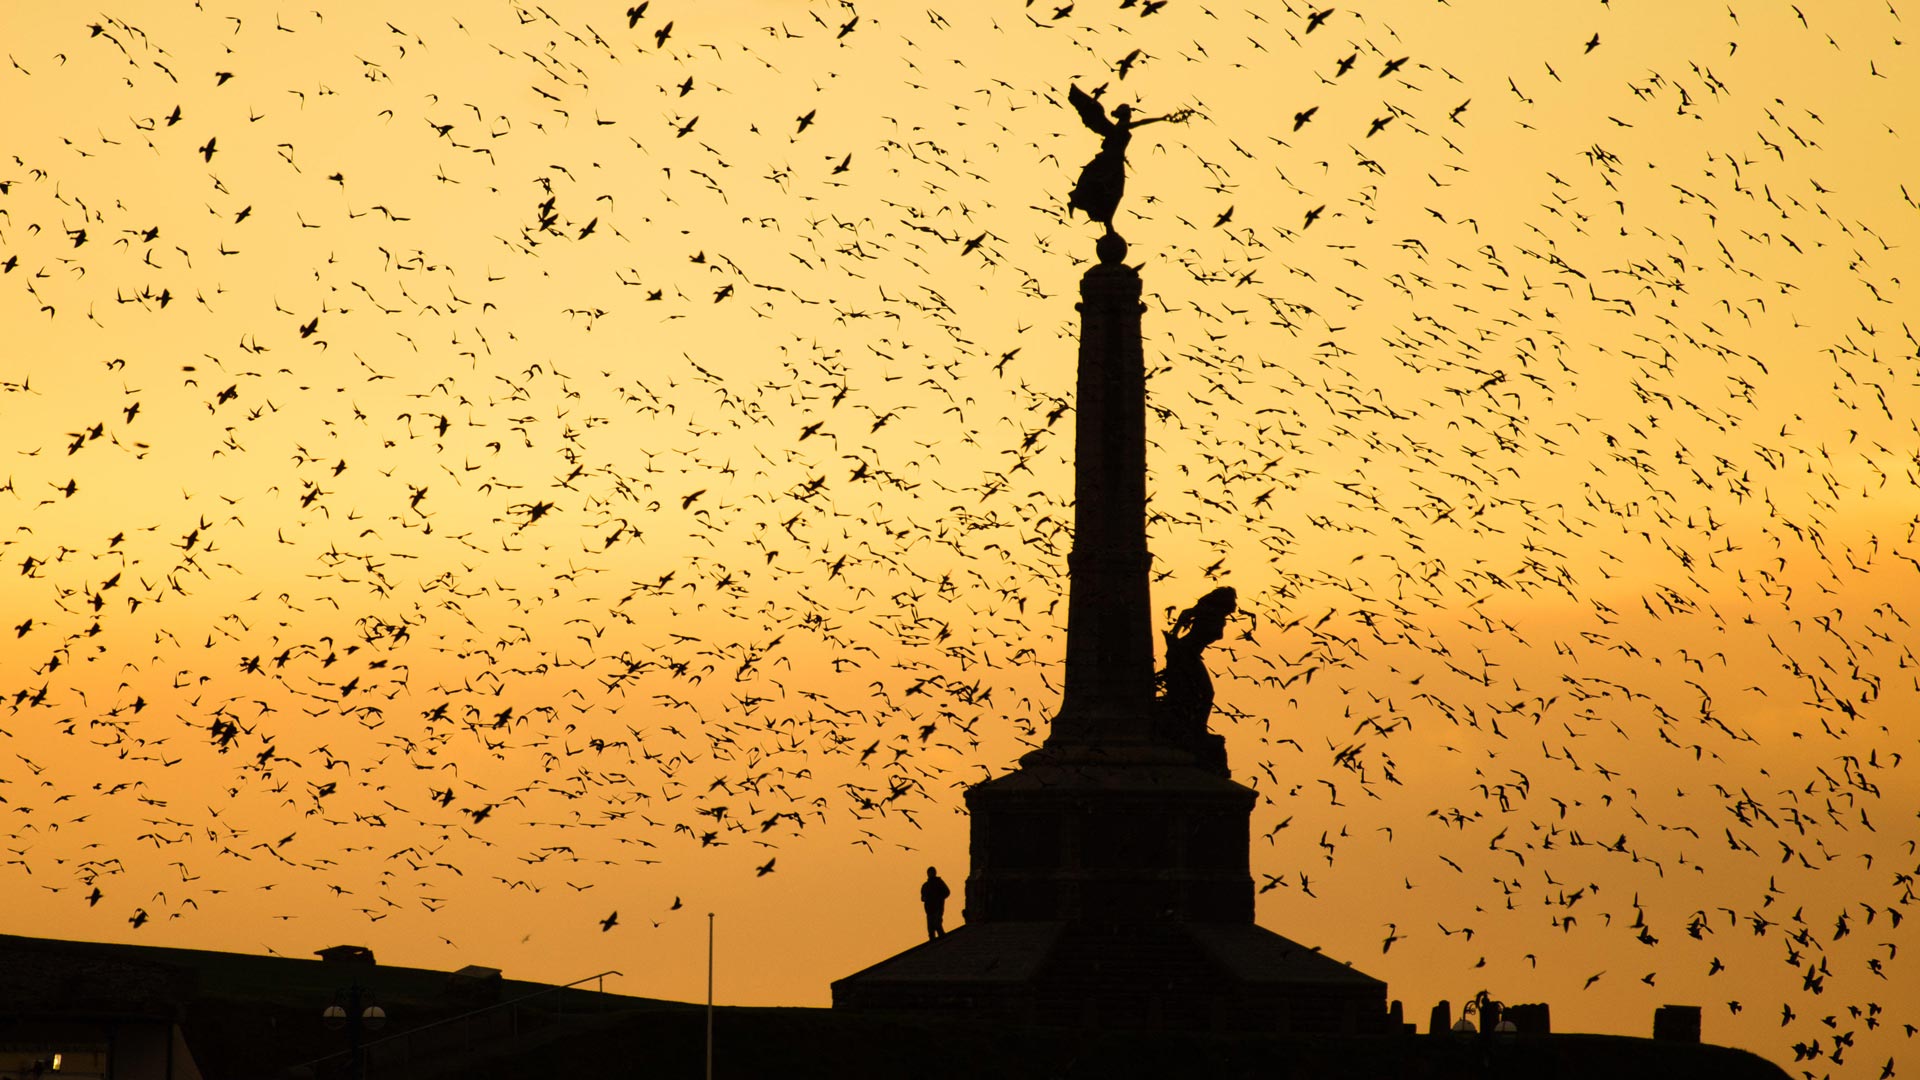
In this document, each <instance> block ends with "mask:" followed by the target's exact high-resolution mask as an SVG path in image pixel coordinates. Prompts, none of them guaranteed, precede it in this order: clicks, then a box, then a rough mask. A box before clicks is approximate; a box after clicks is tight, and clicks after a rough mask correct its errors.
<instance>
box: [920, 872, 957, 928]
mask: <svg viewBox="0 0 1920 1080" xmlns="http://www.w3.org/2000/svg"><path fill="white" fill-rule="evenodd" d="M951 895H953V890H951V889H949V888H947V883H946V882H944V881H941V880H940V875H939V874H937V873H935V872H934V869H933V867H931V866H929V867H927V880H925V881H923V882H921V883H920V906H921V907H923V908H926V909H927V940H928V941H932V940H933V939H934V938H937V937H940V936H942V935H944V934H945V933H946V932H947V931H946V928H945V927H944V926H943V925H941V924H942V923H944V922H945V921H946V917H947V897H949V896H951Z"/></svg>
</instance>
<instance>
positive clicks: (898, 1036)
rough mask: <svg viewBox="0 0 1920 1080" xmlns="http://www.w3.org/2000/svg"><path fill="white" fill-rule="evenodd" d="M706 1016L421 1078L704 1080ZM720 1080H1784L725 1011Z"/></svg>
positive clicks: (1722, 1057)
mask: <svg viewBox="0 0 1920 1080" xmlns="http://www.w3.org/2000/svg"><path fill="white" fill-rule="evenodd" d="M704 1046H705V1016H704V1014H703V1013H702V1012H701V1011H700V1010H698V1009H693V1010H682V1009H655V1010H648V1011H640V1012H629V1013H621V1014H617V1015H608V1016H605V1017H601V1018H596V1019H593V1020H591V1021H586V1020H583V1021H582V1022H581V1023H580V1025H579V1026H577V1027H573V1028H571V1030H567V1031H561V1030H559V1029H552V1030H549V1031H545V1032H541V1033H537V1034H534V1035H530V1036H528V1037H526V1038H524V1039H522V1040H516V1041H514V1042H511V1043H506V1044H501V1045H498V1046H495V1047H493V1048H491V1049H490V1050H489V1052H488V1053H487V1054H486V1055H484V1057H483V1058H481V1057H476V1058H475V1059H471V1060H449V1061H446V1062H444V1063H443V1064H442V1067H441V1068H439V1069H438V1070H436V1071H429V1072H421V1073H418V1074H416V1075H418V1076H420V1077H422V1078H423V1080H425V1078H440V1077H448V1078H451V1077H457V1076H487V1077H501V1078H519V1077H525V1078H529V1080H531V1078H533V1077H548V1076H561V1075H566V1076H607V1077H613V1076H645V1077H652V1076H660V1077H690V1078H691V1077H698V1076H700V1075H702V1074H701V1069H702V1065H703V1057H702V1055H703V1053H704ZM714 1075H715V1076H716V1077H780V1078H783V1080H812V1078H819V1080H828V1078H834V1080H840V1078H862V1077H874V1078H895V1077H911V1078H916V1080H947V1078H952V1080H960V1078H963V1077H964V1078H968V1080H972V1078H977V1077H1006V1078H1013V1080H1026V1078H1033V1080H1041V1078H1047V1080H1052V1078H1062V1080H1066V1078H1072V1080H1095V1078H1104V1077H1182V1078H1186V1077H1194V1078H1219V1080H1230V1078H1232V1080H1237V1078H1242V1077H1245V1078H1249V1080H1251V1078H1255V1077H1258V1078H1261V1080H1284V1078H1290V1077H1299V1078H1320V1077H1326V1078H1354V1080H1360V1078H1369V1080H1373V1078H1397V1077H1406V1078H1453V1077H1460V1078H1467V1077H1490V1078H1491V1077H1514V1078H1519V1077H1528V1078H1542V1077H1544V1078H1562V1080H1581V1078H1586V1077H1593V1078H1596V1080H1598V1078H1603V1077H1604V1078H1610V1080H1611V1078H1620V1077H1626V1078H1631V1080H1668V1078H1671V1080H1703V1078H1713V1080H1743V1078H1747V1077H1752V1078H1755V1080H1761V1078H1765V1080H1781V1078H1784V1077H1785V1076H1786V1075H1787V1074H1786V1073H1784V1072H1783V1071H1781V1070H1780V1069H1779V1068H1778V1067H1777V1066H1774V1065H1772V1064H1770V1063H1768V1062H1765V1061H1763V1060H1761V1059H1760V1058H1758V1057H1755V1056H1754V1055H1752V1054H1748V1053H1745V1052H1744V1051H1739V1050H1730V1049H1726V1048H1724V1047H1714V1046H1698V1045H1675V1044H1671V1043H1656V1042H1653V1041H1652V1040H1648V1039H1629V1038H1622V1037H1617V1036H1607V1035H1544V1036H1521V1037H1518V1038H1516V1039H1515V1040H1514V1041H1512V1042H1510V1043H1503V1044H1498V1045H1494V1046H1492V1047H1491V1048H1488V1047H1486V1046H1484V1045H1482V1044H1478V1043H1476V1042H1475V1041H1473V1040H1470V1039H1469V1040H1464V1041H1463V1040H1460V1039H1456V1038H1454V1037H1449V1036H1431V1035H1408V1036H1403V1037H1396V1038H1362V1037H1347V1038H1301V1037H1281V1036H1235V1037H1228V1036H1191V1037H1182V1036H1169V1035H1146V1034H1128V1033H1116V1032H1108V1033H1100V1034H1087V1033H1082V1032H1069V1031H1046V1030H1028V1031H1007V1030H999V1029H994V1028H989V1027H984V1026H980V1025H975V1024H967V1023H961V1022H931V1021H926V1020H920V1019H915V1018H911V1017H885V1016H847V1015H845V1014H836V1013H834V1012H831V1011H830V1010H822V1009H722V1010H719V1012H718V1014H717V1016H716V1020H715V1025H714Z"/></svg>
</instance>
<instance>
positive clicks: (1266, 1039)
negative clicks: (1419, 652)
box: [0, 935, 1787, 1080]
mask: <svg viewBox="0 0 1920 1080" xmlns="http://www.w3.org/2000/svg"><path fill="white" fill-rule="evenodd" d="M590 985H591V984H590ZM590 985H589V988H588V989H574V990H557V989H555V988H553V987H549V986H544V985H541V984H537V983H524V982H516V981H512V980H504V981H493V982H491V983H489V984H479V985H476V984H475V983H474V981H473V980H471V979H465V980H463V979H460V978H457V977H453V976H450V975H449V973H447V972H441V971H428V970H422V969H414V968H400V967H392V966H387V965H380V966H371V965H349V964H335V963H325V962H322V961H319V960H306V959H293V958H281V957H266V956H247V955H241V954H234V953H219V952H196V951H190V950H178V949H156V948H142V947H137V946H121V945H100V944H92V943H86V942H64V941H50V940H45V939H33V938H17V937H7V936H4V935H0V1027H4V1028H6V1029H7V1030H8V1031H9V1032H11V1033H13V1036H12V1037H23V1036H21V1035H20V1033H22V1032H25V1033H27V1034H28V1035H30V1034H31V1032H32V1031H33V1029H34V1028H35V1026H36V1025H40V1024H45V1023H48V1022H67V1021H69V1020H71V1019H72V1018H75V1017H87V1016H95V1017H109V1018H111V1017H118V1018H126V1017H133V1016H143V1017H159V1018H163V1019H170V1020H171V1021H172V1022H175V1023H178V1025H179V1027H180V1030H181V1031H182V1032H183V1033H184V1035H185V1038H186V1042H187V1044H188V1046H189V1048H190V1049H191V1051H192V1054H193V1058H194V1061H195V1063H196V1064H197V1066H198V1067H199V1069H200V1071H201V1073H202V1075H203V1077H204V1078H205V1080H294V1078H303V1080H334V1078H345V1077H348V1076H350V1075H351V1071H350V1069H349V1059H348V1056H347V1054H346V1053H345V1049H346V1046H347V1032H346V1031H344V1030H342V1029H340V1028H337V1027H331V1028H330V1027H328V1026H327V1025H326V1024H324V1023H323V1022H322V1020H321V1011H322V1010H323V1009H324V1008H325V1007H326V1006H327V1005H329V1004H331V1003H334V1002H338V1001H342V1000H344V996H343V995H344V992H345V991H347V990H349V989H351V988H352V987H355V986H358V987H359V988H360V990H361V992H362V993H363V995H364V999H363V1000H367V1001H371V1002H373V1003H377V1004H378V1005H380V1007H381V1008H382V1009H384V1010H385V1012H386V1015H387V1021H386V1023H385V1024H384V1026H382V1027H381V1028H380V1029H379V1030H377V1031H369V1032H367V1033H366V1035H365V1066H366V1070H365V1075H366V1076H367V1077H368V1078H369V1080H456V1078H460V1080H464V1078H476V1080H478V1078H485V1080H521V1078H525V1080H535V1078H539V1080H548V1078H552V1077H566V1078H569V1080H576V1078H578V1080H586V1078H599V1077H620V1078H626V1077H635V1078H648V1080H651V1078H654V1077H660V1078H686V1080H696V1078H699V1077H701V1076H703V1075H704V1066H705V1050H706V1030H707V1018H706V1012H705V1010H704V1009H703V1008H701V1007H699V1006H696V1005H687V1004H681V1003H675V1002H660V1001H650V1000H647V999H642V998H628V997H620V996H618V995H612V994H598V993H594V992H592V991H591V989H590ZM713 1045H714V1072H713V1075H714V1077H715V1078H716V1080H763V1078H765V1080H774V1078H778V1080H815V1078H817V1080H861V1078H864V1077H874V1078H876V1080H882V1078H884V1080H896V1078H905V1080H949V1078H950V1080H961V1078H965V1080H977V1078H983V1077H985V1078H994V1080H1000V1078H1005V1080H1029V1078H1031V1080H1055V1078H1058V1080H1096V1078H1108V1077H1120V1078H1128V1077H1169V1078H1181V1080H1186V1078H1193V1080H1209V1078H1219V1080H1237V1078H1242V1077H1246V1078H1255V1077H1258V1078H1260V1080H1288V1078H1329V1080H1333V1078H1353V1080H1361V1078H1365V1080H1392V1078H1403V1077H1404V1078H1422V1080H1424V1078H1435V1080H1439V1078H1449V1080H1450V1078H1456V1077H1458V1078H1462V1080H1465V1078H1481V1077H1484V1078H1507V1077H1512V1078H1520V1077H1526V1078H1552V1080H1584V1078H1588V1077H1592V1078H1595V1080H1601V1078H1605V1080H1615V1078H1627V1080H1669V1078H1671V1080H1744V1078H1747V1077H1752V1078H1755V1080H1784V1078H1785V1077H1786V1076H1787V1074H1786V1073H1785V1072H1784V1071H1782V1070H1781V1069H1780V1068H1779V1067H1777V1066H1775V1065H1772V1064H1770V1063H1768V1062H1766V1061H1763V1060H1762V1059H1760V1058H1758V1057H1755V1056H1754V1055H1752V1054H1748V1053H1745V1052H1743V1051H1738V1050H1730V1049H1726V1048H1723V1047H1714V1046H1701V1045H1690V1044H1676V1043H1660V1042H1654V1041H1652V1040H1649V1039H1631V1038H1624V1037H1620V1036H1608V1035H1543V1036H1517V1037H1514V1038H1512V1040H1511V1041H1507V1042H1498V1043H1493V1044H1487V1043H1482V1042H1480V1041H1478V1040H1477V1039H1473V1038H1461V1037H1456V1036H1432V1035H1406V1036H1396V1037H1317V1038H1309V1037H1300V1036H1292V1037H1289V1036H1256V1035H1238V1036H1226V1035H1167V1034H1151V1033H1144V1032H1096V1033H1089V1032H1084V1031H1075V1030H1055V1029H1011V1030H1010V1029H1005V1028H997V1027H993V1026H989V1025H985V1024H980V1023H973V1022H967V1021H961V1020H934V1019H928V1018H926V1017H922V1016H912V1015H886V1014H848V1013H845V1012H834V1011H832V1010H828V1009H769V1008H721V1009H719V1010H717V1012H716V1015H715V1023H714V1035H713Z"/></svg>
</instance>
